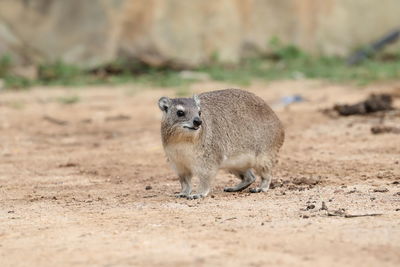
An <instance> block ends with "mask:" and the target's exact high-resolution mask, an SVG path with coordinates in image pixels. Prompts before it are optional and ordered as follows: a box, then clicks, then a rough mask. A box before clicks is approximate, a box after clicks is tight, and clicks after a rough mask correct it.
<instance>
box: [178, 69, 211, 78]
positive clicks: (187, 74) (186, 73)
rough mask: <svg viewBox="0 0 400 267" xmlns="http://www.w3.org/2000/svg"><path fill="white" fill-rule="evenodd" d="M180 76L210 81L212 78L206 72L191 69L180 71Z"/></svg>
mask: <svg viewBox="0 0 400 267" xmlns="http://www.w3.org/2000/svg"><path fill="white" fill-rule="evenodd" d="M179 77H181V79H183V80H195V81H208V80H210V75H209V74H208V73H205V72H197V71H189V70H184V71H181V72H179Z"/></svg>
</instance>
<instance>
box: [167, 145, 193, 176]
mask: <svg viewBox="0 0 400 267" xmlns="http://www.w3.org/2000/svg"><path fill="white" fill-rule="evenodd" d="M165 154H166V155H167V158H168V160H169V161H170V164H171V165H172V167H173V168H174V169H175V170H176V171H177V172H178V173H181V172H185V171H191V170H192V169H193V168H194V167H195V165H196V156H195V154H196V153H195V147H194V144H191V143H175V144H168V145H166V146H165Z"/></svg>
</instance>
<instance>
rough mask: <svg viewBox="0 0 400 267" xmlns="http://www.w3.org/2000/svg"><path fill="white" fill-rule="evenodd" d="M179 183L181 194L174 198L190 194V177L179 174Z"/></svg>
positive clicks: (189, 175)
mask: <svg viewBox="0 0 400 267" xmlns="http://www.w3.org/2000/svg"><path fill="white" fill-rule="evenodd" d="M179 182H180V183H181V188H182V189H181V192H180V193H179V194H177V195H175V196H176V197H188V196H189V195H190V193H192V175H191V174H179Z"/></svg>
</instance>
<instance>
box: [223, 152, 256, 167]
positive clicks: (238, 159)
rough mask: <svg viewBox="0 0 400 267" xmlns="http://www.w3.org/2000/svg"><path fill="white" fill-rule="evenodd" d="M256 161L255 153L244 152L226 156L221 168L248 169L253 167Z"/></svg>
mask: <svg viewBox="0 0 400 267" xmlns="http://www.w3.org/2000/svg"><path fill="white" fill-rule="evenodd" d="M255 163H256V157H255V155H254V153H243V154H238V155H233V156H229V157H228V156H224V157H223V160H222V163H221V169H225V170H228V171H237V170H247V169H250V168H253V167H254V166H255Z"/></svg>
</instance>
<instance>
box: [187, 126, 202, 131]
mask: <svg viewBox="0 0 400 267" xmlns="http://www.w3.org/2000/svg"><path fill="white" fill-rule="evenodd" d="M183 128H186V129H189V130H191V131H197V130H198V129H199V128H200V126H192V127H189V126H183Z"/></svg>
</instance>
